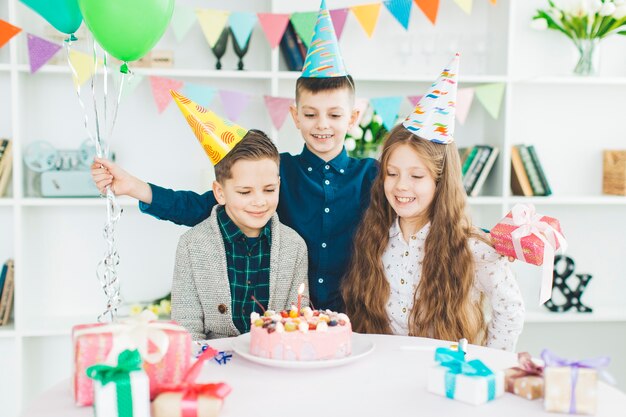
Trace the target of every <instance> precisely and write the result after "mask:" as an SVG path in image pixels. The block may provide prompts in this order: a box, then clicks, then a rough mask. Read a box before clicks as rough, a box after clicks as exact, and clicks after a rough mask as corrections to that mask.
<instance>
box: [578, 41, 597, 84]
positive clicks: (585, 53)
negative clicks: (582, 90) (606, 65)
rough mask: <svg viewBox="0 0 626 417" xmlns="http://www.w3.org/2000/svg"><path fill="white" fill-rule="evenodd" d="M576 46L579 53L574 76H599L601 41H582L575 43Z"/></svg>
mask: <svg viewBox="0 0 626 417" xmlns="http://www.w3.org/2000/svg"><path fill="white" fill-rule="evenodd" d="M574 44H575V45H576V50H577V52H578V61H577V62H576V66H575V67H574V74H575V75H581V76H590V75H598V67H599V63H600V53H599V49H600V48H599V44H600V40H599V39H597V38H594V39H580V40H578V41H576V42H574Z"/></svg>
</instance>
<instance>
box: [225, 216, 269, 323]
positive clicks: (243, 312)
mask: <svg viewBox="0 0 626 417" xmlns="http://www.w3.org/2000/svg"><path fill="white" fill-rule="evenodd" d="M217 220H218V224H219V226H220V231H221V232H222V238H223V239H224V249H225V250H226V266H227V270H228V281H229V283H230V294H231V298H232V301H231V310H230V311H231V312H232V316H233V322H234V323H235V327H237V330H239V332H241V333H246V332H249V331H250V313H251V312H253V311H256V312H257V313H260V314H262V312H261V309H260V308H259V306H257V304H256V303H255V302H254V300H252V298H251V296H252V295H254V297H255V298H256V299H257V300H258V301H259V302H260V303H261V304H262V305H263V307H265V308H267V305H268V303H269V298H270V248H271V246H272V227H271V225H272V221H271V220H270V221H268V222H267V224H266V225H265V226H264V227H263V229H262V230H261V233H260V234H259V237H258V238H249V237H247V236H246V235H245V234H244V233H243V232H242V231H241V229H239V227H237V225H236V224H235V223H234V222H233V221H232V220H231V219H230V217H228V214H227V213H226V210H225V209H224V207H223V206H220V207H219V208H218V210H217Z"/></svg>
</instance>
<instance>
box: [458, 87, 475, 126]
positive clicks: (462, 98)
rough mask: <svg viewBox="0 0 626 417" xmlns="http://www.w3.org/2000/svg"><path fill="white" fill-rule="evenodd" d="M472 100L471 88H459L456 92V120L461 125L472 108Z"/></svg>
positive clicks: (472, 90) (472, 92)
mask: <svg viewBox="0 0 626 417" xmlns="http://www.w3.org/2000/svg"><path fill="white" fill-rule="evenodd" d="M473 100H474V89H473V88H461V89H459V90H457V92H456V119H457V120H458V121H459V123H461V124H462V125H463V124H465V120H466V119H467V114H468V113H469V110H470V108H471V107H472V101H473Z"/></svg>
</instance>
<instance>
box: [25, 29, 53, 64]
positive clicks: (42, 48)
mask: <svg viewBox="0 0 626 417" xmlns="http://www.w3.org/2000/svg"><path fill="white" fill-rule="evenodd" d="M27 36H28V60H29V63H30V73H31V74H34V73H35V72H37V71H38V70H39V68H41V67H42V66H44V64H45V63H46V62H48V61H49V60H50V59H51V58H52V57H53V56H54V55H55V54H56V53H57V52H58V51H59V49H61V45H57V44H56V43H52V42H50V41H47V40H45V39H43V38H40V37H39V36H35V35H33V34H30V33H29V34H28V35H27Z"/></svg>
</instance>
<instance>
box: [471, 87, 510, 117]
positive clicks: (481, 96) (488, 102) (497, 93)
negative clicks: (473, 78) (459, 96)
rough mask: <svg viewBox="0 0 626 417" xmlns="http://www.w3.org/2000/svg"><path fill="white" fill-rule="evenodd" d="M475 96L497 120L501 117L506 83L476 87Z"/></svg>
mask: <svg viewBox="0 0 626 417" xmlns="http://www.w3.org/2000/svg"><path fill="white" fill-rule="evenodd" d="M474 94H475V95H476V98H477V99H478V101H480V102H481V104H482V105H483V107H485V110H487V112H488V113H489V114H490V115H491V117H493V118H494V119H497V118H498V116H499V115H500V106H501V104H502V97H504V83H495V84H485V85H481V86H478V87H475V88H474Z"/></svg>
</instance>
